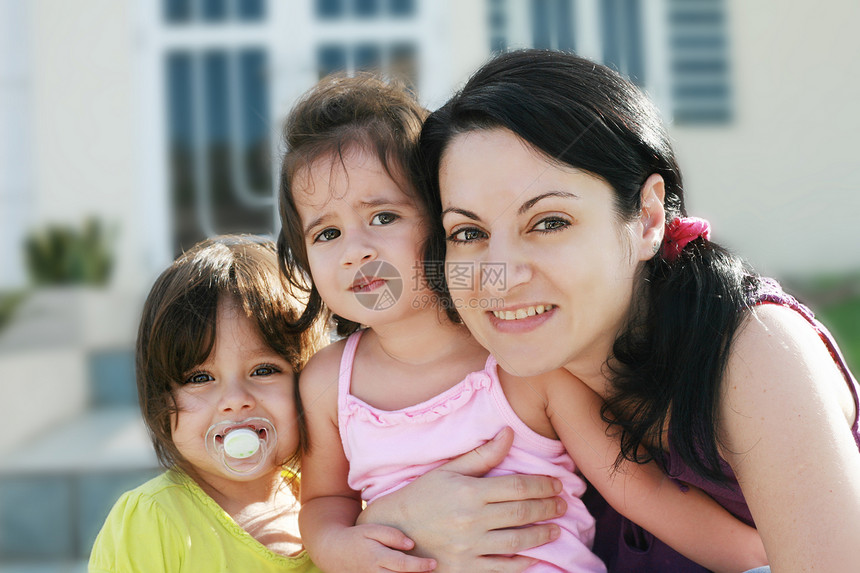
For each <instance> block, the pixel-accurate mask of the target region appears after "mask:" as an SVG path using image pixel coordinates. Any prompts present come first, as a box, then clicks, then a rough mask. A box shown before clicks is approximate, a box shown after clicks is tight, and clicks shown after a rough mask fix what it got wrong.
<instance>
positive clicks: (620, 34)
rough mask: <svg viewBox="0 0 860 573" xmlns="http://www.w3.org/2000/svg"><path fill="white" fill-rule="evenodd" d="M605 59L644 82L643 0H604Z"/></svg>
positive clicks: (638, 81)
mask: <svg viewBox="0 0 860 573" xmlns="http://www.w3.org/2000/svg"><path fill="white" fill-rule="evenodd" d="M601 8H602V10H601V11H602V13H601V18H602V20H603V22H602V24H603V25H602V30H603V63H604V64H606V65H608V66H610V67H612V68H615V69H616V70H618V71H619V72H621V73H622V74H624V75H625V76H627V77H628V78H630V79H631V80H633V81H634V82H635V83H637V84H638V85H640V86H644V85H645V81H646V78H645V63H644V60H643V56H644V51H645V50H644V48H643V45H642V29H643V27H642V14H641V6H640V0H603V1H602V2H601Z"/></svg>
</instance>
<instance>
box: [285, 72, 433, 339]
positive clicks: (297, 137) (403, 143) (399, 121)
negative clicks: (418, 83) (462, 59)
mask: <svg viewBox="0 0 860 573" xmlns="http://www.w3.org/2000/svg"><path fill="white" fill-rule="evenodd" d="M426 117H427V110H425V109H424V108H423V107H421V104H419V103H418V101H417V99H416V98H415V96H414V95H413V94H412V92H411V91H409V89H408V88H407V87H406V84H405V83H403V82H401V81H399V80H396V79H384V78H382V77H380V76H377V75H374V74H370V73H359V74H357V75H355V76H353V77H348V76H346V75H344V74H332V75H330V76H327V77H325V78H323V79H322V80H320V82H319V83H318V84H317V85H316V86H314V87H313V88H312V89H311V90H310V91H308V92H307V93H306V94H305V95H304V96H303V97H302V98H301V99H300V100H299V102H298V103H297V104H296V106H295V107H294V108H293V110H292V111H291V112H290V114H289V116H288V117H287V120H286V123H285V125H284V142H285V145H286V148H287V152H286V154H285V155H284V159H283V163H282V164H281V181H280V213H281V232H280V235H279V236H278V259H279V262H280V265H281V271H282V272H283V273H284V276H285V277H287V280H288V281H289V283H290V285H291V287H292V288H293V289H295V291H297V292H299V293H301V294H302V296H303V298H304V297H306V298H307V300H308V304H307V307H306V308H305V311H304V313H303V314H302V316H301V317H300V319H299V321H298V323H297V327H298V328H308V327H310V326H311V325H313V324H315V323H316V322H318V319H319V318H320V317H323V318H327V315H328V311H327V310H326V308H325V305H324V304H323V301H322V299H321V298H320V296H319V292H318V291H317V289H316V286H315V285H314V284H313V280H312V279H311V274H310V268H309V266H308V257H307V249H306V248H305V237H304V233H303V229H302V222H301V218H300V217H299V214H298V211H297V210H296V203H295V198H294V196H293V186H294V185H295V181H296V177H297V175H298V176H299V177H301V176H304V175H306V174H307V172H308V170H309V169H310V167H311V165H312V164H313V163H314V161H316V160H318V159H322V158H332V160H333V161H334V160H339V161H340V162H341V164H343V158H344V155H345V154H347V153H350V152H355V151H356V150H364V151H366V152H368V153H370V154H373V155H375V156H376V158H377V159H378V160H379V162H380V164H381V165H382V167H383V168H384V169H385V171H386V172H387V173H388V175H389V176H390V177H391V178H392V179H393V180H394V181H395V182H397V183H398V184H399V186H400V188H401V189H402V190H403V192H404V193H407V194H409V195H411V196H413V197H416V199H417V193H416V191H415V189H414V186H413V184H412V179H413V175H412V168H413V162H414V154H415V150H416V146H417V143H418V136H419V134H420V133H421V125H422V123H423V122H424V119H425V118H426ZM300 172H302V173H300ZM416 203H418V201H416ZM334 321H335V324H336V327H337V333H338V334H339V335H341V336H346V335H348V334H351V333H352V332H355V331H356V330H357V329H358V328H359V326H360V325H359V324H357V323H355V322H352V321H350V320H347V319H345V318H343V317H339V316H336V315H335V316H334Z"/></svg>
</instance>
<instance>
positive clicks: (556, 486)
mask: <svg viewBox="0 0 860 573" xmlns="http://www.w3.org/2000/svg"><path fill="white" fill-rule="evenodd" d="M483 482H484V484H486V485H484V486H483V489H482V493H483V496H482V499H483V500H484V502H486V503H498V502H505V501H516V500H524V499H545V498H551V497H554V496H556V495H558V494H559V493H561V489H562V485H561V481H559V480H557V479H555V478H552V477H549V476H533V475H522V474H512V475H507V476H497V477H491V478H486V479H484V480H483ZM553 517H554V516H553Z"/></svg>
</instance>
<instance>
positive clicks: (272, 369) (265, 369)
mask: <svg viewBox="0 0 860 573" xmlns="http://www.w3.org/2000/svg"><path fill="white" fill-rule="evenodd" d="M280 371H281V369H280V368H278V367H277V366H272V365H270V364H264V365H262V366H257V367H256V368H254V372H253V373H252V374H251V375H252V376H271V375H272V374H277V373H278V372H280Z"/></svg>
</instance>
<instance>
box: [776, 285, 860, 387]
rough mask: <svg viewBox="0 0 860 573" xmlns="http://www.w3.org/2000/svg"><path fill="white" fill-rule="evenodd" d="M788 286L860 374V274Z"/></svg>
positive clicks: (856, 373)
mask: <svg viewBox="0 0 860 573" xmlns="http://www.w3.org/2000/svg"><path fill="white" fill-rule="evenodd" d="M785 284H786V286H787V288H788V290H789V291H790V292H792V293H793V294H796V295H797V297H798V298H799V299H800V300H801V302H803V303H805V304H808V305H809V306H810V307H811V308H812V311H813V312H814V313H815V316H816V318H818V320H820V321H821V322H822V323H823V324H824V325H825V326H826V327H827V329H828V330H830V332H831V333H832V334H833V336H834V338H836V342H837V343H838V344H839V348H840V349H841V350H842V354H844V355H845V360H846V361H847V362H848V365H849V366H850V367H851V371H852V372H854V374H855V376H856V375H858V374H860V271H858V272H853V273H848V274H845V273H842V274H828V275H819V276H816V277H812V278H808V279H803V280H794V281H791V280H787V281H785Z"/></svg>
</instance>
